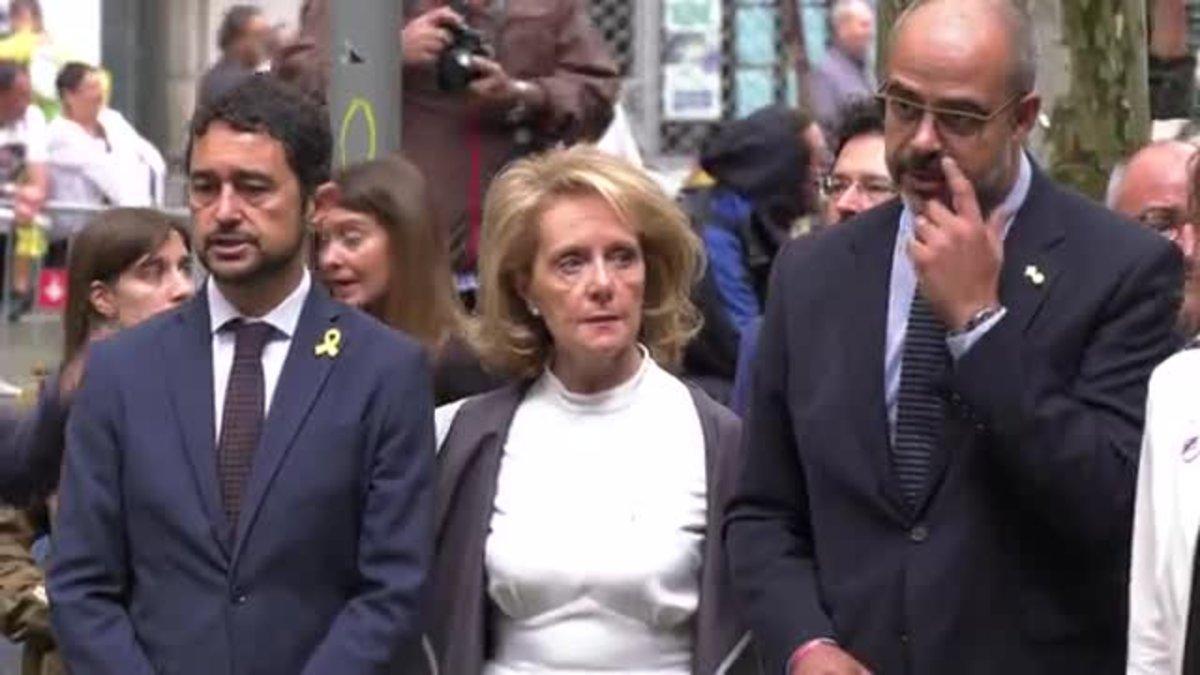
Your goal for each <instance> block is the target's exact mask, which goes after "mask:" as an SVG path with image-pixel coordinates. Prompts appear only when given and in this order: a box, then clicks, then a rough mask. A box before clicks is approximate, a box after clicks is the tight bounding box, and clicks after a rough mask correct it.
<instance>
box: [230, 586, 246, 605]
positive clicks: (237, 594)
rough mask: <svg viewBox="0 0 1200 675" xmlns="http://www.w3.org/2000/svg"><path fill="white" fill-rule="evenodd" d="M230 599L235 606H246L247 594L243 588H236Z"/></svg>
mask: <svg viewBox="0 0 1200 675" xmlns="http://www.w3.org/2000/svg"><path fill="white" fill-rule="evenodd" d="M229 598H230V600H232V601H233V604H235V605H244V604H246V592H245V591H244V590H242V589H241V588H234V589H233V591H232V592H231V593H230V594H229Z"/></svg>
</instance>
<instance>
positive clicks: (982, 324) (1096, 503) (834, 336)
mask: <svg viewBox="0 0 1200 675" xmlns="http://www.w3.org/2000/svg"><path fill="white" fill-rule="evenodd" d="M1032 33H1033V30H1032V27H1031V25H1030V20H1029V18H1028V16H1027V15H1026V14H1025V13H1024V12H1023V11H1022V10H1021V9H1019V8H1018V7H1016V6H1015V5H1012V4H1009V3H1008V2H1005V1H1003V0H925V1H923V2H917V3H915V5H914V6H912V7H910V9H908V10H907V11H906V13H905V14H903V15H902V16H901V18H900V19H899V20H898V21H897V23H896V25H895V28H894V32H893V35H892V39H891V42H890V45H891V47H890V51H889V53H888V54H887V68H886V71H885V73H884V75H885V79H884V84H883V87H882V88H881V90H880V98H881V99H882V100H883V102H884V105H885V115H884V118H885V119H884V138H885V146H886V154H887V160H888V166H889V168H890V170H891V175H892V176H893V178H894V179H895V181H896V184H897V187H898V189H899V192H900V195H901V198H900V199H897V200H893V201H892V202H890V203H888V204H886V205H884V206H882V207H880V208H877V209H873V210H870V211H867V212H865V213H862V214H860V215H859V216H857V217H855V218H852V219H850V220H849V221H847V222H844V223H842V224H841V225H839V226H837V227H833V228H829V229H828V230H826V231H825V232H824V233H823V234H821V235H820V236H818V237H815V238H808V239H807V240H802V241H799V242H796V243H794V244H792V245H790V246H788V247H787V248H786V249H785V250H784V252H783V253H781V255H780V258H779V261H778V263H777V264H776V269H775V272H774V275H773V279H772V286H771V289H770V293H769V296H768V297H769V300H768V305H767V310H766V317H765V320H764V325H763V329H762V336H761V338H760V342H759V350H760V351H759V358H758V364H757V367H756V370H755V373H754V390H753V394H752V396H751V404H750V411H749V414H748V417H747V422H746V432H745V443H746V445H745V457H744V462H745V463H744V466H743V467H742V473H741V478H740V483H739V486H738V489H737V494H736V495H735V497H734V499H733V500H732V501H731V503H730V504H729V506H728V507H727V509H726V524H725V538H726V545H727V551H728V556H729V559H730V562H731V569H732V574H733V577H734V583H735V585H736V586H737V587H738V589H739V591H740V593H741V596H742V599H743V601H744V609H745V611H746V614H747V618H748V619H749V623H750V624H751V628H752V629H753V630H754V633H755V637H756V639H757V640H758V642H759V645H760V647H761V649H762V652H763V654H764V656H765V658H766V660H767V663H768V671H767V672H770V673H784V672H789V673H791V674H793V675H810V674H813V673H821V674H835V675H851V674H852V675H860V674H862V673H866V672H873V673H886V674H887V675H894V674H897V673H899V674H905V673H912V674H920V675H941V674H943V673H944V674H950V673H955V674H958V673H971V674H972V675H992V674H995V675H1000V674H1005V675H1008V674H1011V673H1021V674H1022V675H1040V674H1043V673H1088V674H1089V675H1090V674H1095V673H1099V674H1109V673H1111V674H1114V675H1115V674H1116V673H1120V672H1123V668H1124V645H1125V623H1126V597H1127V591H1126V580H1127V568H1128V551H1129V541H1130V523H1131V520H1132V505H1133V493H1134V485H1135V471H1136V467H1137V455H1138V449H1139V442H1140V435H1141V427H1142V421H1143V417H1142V415H1143V412H1142V409H1143V405H1144V402H1145V401H1144V399H1145V394H1146V382H1147V380H1148V378H1149V375H1150V372H1151V370H1152V368H1153V367H1154V366H1155V365H1156V364H1157V363H1159V362H1160V361H1161V360H1162V359H1164V358H1165V357H1166V356H1168V355H1169V354H1170V353H1171V352H1172V351H1173V349H1174V344H1175V342H1174V337H1173V330H1172V328H1173V322H1174V315H1175V311H1176V308H1177V301H1178V288H1179V284H1180V278H1181V275H1182V264H1181V260H1180V258H1181V256H1180V255H1179V252H1178V250H1177V249H1176V248H1175V247H1173V246H1171V245H1170V243H1169V242H1167V241H1165V240H1164V239H1163V238H1161V237H1157V236H1154V235H1153V234H1152V233H1150V232H1147V231H1145V230H1144V229H1140V228H1137V227H1134V226H1132V225H1130V224H1128V223H1127V222H1126V221H1124V220H1123V219H1121V218H1119V217H1117V216H1116V215H1114V214H1112V213H1111V212H1109V211H1106V210H1105V209H1103V208H1101V207H1100V206H1098V205H1096V204H1093V203H1091V202H1089V201H1087V200H1085V199H1083V198H1081V197H1079V196H1077V195H1075V194H1073V193H1071V192H1069V191H1067V190H1064V189H1062V188H1060V187H1058V186H1057V185H1055V184H1054V183H1053V181H1051V180H1050V179H1049V178H1048V177H1047V176H1046V175H1045V174H1043V173H1042V172H1041V171H1040V170H1039V169H1037V168H1036V167H1035V166H1034V165H1033V162H1032V161H1031V160H1030V159H1029V157H1028V156H1027V155H1026V153H1025V151H1024V143H1025V140H1026V138H1027V137H1028V134H1029V132H1030V129H1031V128H1032V127H1033V124H1034V122H1035V120H1036V119H1037V117H1038V112H1039V107H1040V98H1039V96H1038V94H1037V93H1036V91H1035V89H1034V71H1035V63H1034V50H1033V38H1032Z"/></svg>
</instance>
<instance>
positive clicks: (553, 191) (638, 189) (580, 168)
mask: <svg viewBox="0 0 1200 675" xmlns="http://www.w3.org/2000/svg"><path fill="white" fill-rule="evenodd" d="M581 196H598V197H600V198H601V199H603V200H604V201H605V202H607V203H608V205H609V206H610V207H611V208H612V209H613V211H614V212H615V213H616V214H617V216H618V217H619V218H621V220H622V221H623V222H625V223H627V224H629V225H631V226H632V227H633V229H634V231H635V232H636V233H637V237H638V242H639V243H640V245H641V247H642V256H643V259H644V260H645V265H646V286H645V294H644V299H643V305H642V328H641V334H640V335H639V339H640V341H641V342H642V343H643V344H645V345H646V347H647V348H648V349H649V350H650V355H651V357H652V358H653V359H654V360H655V361H656V362H658V363H659V364H660V365H662V366H663V367H665V368H671V369H673V368H676V367H678V365H679V362H680V360H681V359H682V357H683V349H684V347H685V346H686V345H687V343H688V341H689V340H691V338H692V337H693V336H695V334H696V333H697V332H698V331H699V330H700V322H701V319H700V313H699V312H698V311H697V310H696V306H695V305H694V304H692V300H691V294H692V288H693V286H694V285H695V283H696V281H697V280H698V279H699V277H700V274H701V273H702V272H703V269H704V249H703V246H702V244H701V242H700V239H699V237H697V236H696V234H695V233H694V232H693V231H692V229H691V227H690V225H689V222H688V218H687V216H686V215H685V214H684V213H683V211H681V210H680V208H679V206H678V205H676V204H675V202H673V201H672V200H671V199H670V198H669V197H667V195H666V194H665V193H664V192H663V191H662V189H661V188H660V187H659V186H658V184H656V183H655V182H654V181H653V180H652V179H651V178H650V177H649V176H647V175H646V174H645V172H643V171H642V170H641V169H639V168H637V167H635V166H634V165H632V164H630V163H628V162H626V161H624V160H622V159H618V158H616V157H613V156H611V155H608V154H606V153H604V152H601V151H600V150H597V149H595V148H593V147H591V146H582V145H580V146H575V147H572V148H569V149H563V150H551V151H550V152H547V153H544V154H541V155H537V156H534V157H529V158H526V159H522V160H519V161H517V162H515V163H514V164H512V165H511V166H510V167H509V168H507V169H506V170H505V171H504V172H503V173H501V174H500V175H499V176H498V177H497V178H496V179H495V180H494V181H493V182H492V186H491V188H490V189H489V190H488V194H487V199H486V201H485V203H484V213H483V239H482V242H481V245H480V252H481V258H480V261H479V303H478V307H479V316H478V318H477V320H476V321H475V323H474V326H473V331H472V334H473V336H472V337H473V342H474V343H475V348H476V349H477V351H478V352H479V355H480V357H481V358H482V359H483V361H484V363H485V364H486V365H488V366H489V367H490V368H493V369H495V370H497V371H499V372H502V373H505V374H508V375H512V376H516V377H524V378H529V377H535V376H537V375H538V374H539V373H540V372H541V371H542V369H543V368H545V366H546V363H547V361H548V360H549V358H550V355H551V353H552V350H553V347H554V340H553V336H551V335H550V333H549V332H548V331H547V330H546V326H545V324H544V323H543V322H542V321H541V319H539V318H538V317H535V316H533V315H532V314H531V313H530V311H529V308H528V307H527V306H526V302H525V300H524V298H523V297H522V296H521V293H520V286H519V283H520V281H521V280H522V279H523V278H524V279H528V278H529V275H530V274H531V273H532V266H533V260H534V258H535V255H536V253H537V248H538V245H539V230H540V226H541V216H542V214H543V213H545V212H546V210H547V209H549V208H550V207H551V206H552V205H553V204H555V203H557V202H558V201H559V200H563V199H571V198H574V197H581Z"/></svg>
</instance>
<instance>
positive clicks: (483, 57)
mask: <svg viewBox="0 0 1200 675" xmlns="http://www.w3.org/2000/svg"><path fill="white" fill-rule="evenodd" d="M334 1H335V0H305V3H304V8H303V9H302V10H301V18H300V23H301V29H300V36H299V37H298V38H297V40H296V41H295V42H294V43H292V44H290V45H288V46H286V47H285V48H284V49H283V50H282V52H281V54H280V56H279V58H278V59H277V61H276V64H275V69H276V71H277V72H278V73H279V74H280V76H281V77H283V78H285V79H288V80H291V81H294V82H297V83H299V84H300V85H301V86H302V87H304V88H306V89H308V90H310V91H316V92H324V91H326V89H327V86H328V79H329V73H330V68H329V65H330V50H329V44H330V27H331V25H332V23H331V21H332V17H331V16H330V11H331V7H332V4H333V2H334ZM343 1H347V0H343ZM396 1H397V2H402V3H403V5H404V17H405V20H404V27H403V29H402V31H400V33H401V34H400V36H399V37H400V41H401V44H402V45H403V59H404V82H403V130H402V140H401V143H402V145H403V148H404V154H405V156H407V157H408V158H409V159H411V160H412V161H413V163H415V164H416V165H417V166H418V167H419V168H420V169H421V171H422V172H423V173H424V174H425V178H426V180H427V181H428V184H429V188H430V193H431V198H432V201H433V207H434V211H435V213H436V215H437V219H438V222H439V225H440V226H441V227H442V231H443V233H444V235H445V236H446V237H447V241H448V243H449V247H450V252H451V260H452V261H453V264H454V271H455V272H456V273H458V274H460V275H470V274H472V273H473V272H474V270H475V259H476V256H477V254H478V243H479V224H480V221H481V216H482V204H483V195H484V193H485V192H486V191H487V187H488V184H489V183H490V182H491V180H492V177H493V176H494V175H495V174H496V173H497V172H498V171H499V170H500V169H501V168H502V167H503V166H504V165H505V164H507V163H508V162H509V161H511V160H513V159H515V158H517V157H520V156H522V155H525V154H528V153H530V152H534V151H537V150H539V149H545V148H548V147H552V146H555V145H558V144H566V145H570V144H573V143H576V142H579V141H594V140H596V139H597V138H598V137H599V136H600V135H601V134H602V133H603V132H604V130H605V128H606V127H607V126H608V122H609V121H610V120H611V118H612V113H613V104H614V102H615V101H616V98H617V94H618V90H619V88H620V82H619V74H618V71H617V66H616V63H615V62H614V61H613V59H612V57H611V56H610V55H609V52H608V47H607V45H606V44H605V43H604V39H603V37H602V36H601V35H600V34H599V32H598V31H597V30H596V29H595V27H594V26H593V25H592V23H591V20H590V18H589V17H588V14H587V4H586V0H450V1H446V0H396Z"/></svg>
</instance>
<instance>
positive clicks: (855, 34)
mask: <svg viewBox="0 0 1200 675" xmlns="http://www.w3.org/2000/svg"><path fill="white" fill-rule="evenodd" d="M830 22H831V23H832V24H833V43H832V44H830V45H829V50H828V51H826V52H825V58H824V59H823V60H822V61H821V63H820V64H819V65H818V66H817V67H816V68H815V69H814V70H813V72H812V75H811V76H810V82H811V85H810V89H809V96H810V102H811V104H812V110H813V114H814V115H816V118H817V122H819V123H820V125H821V128H822V129H823V130H824V131H825V133H826V134H827V135H830V136H832V135H834V134H836V133H837V132H838V129H840V128H841V126H842V114H843V111H844V110H845V108H846V106H848V105H850V104H851V103H853V102H854V101H856V100H859V99H863V98H870V97H872V96H874V94H875V75H874V73H873V72H872V70H871V49H872V47H874V45H875V9H874V7H872V5H871V3H869V2H867V1H866V0H837V1H836V2H835V3H834V4H833V10H832V11H831V12H830Z"/></svg>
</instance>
